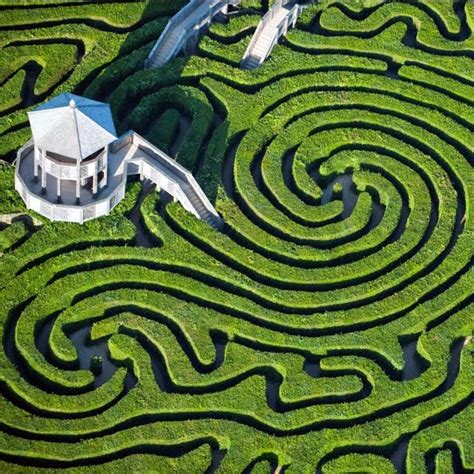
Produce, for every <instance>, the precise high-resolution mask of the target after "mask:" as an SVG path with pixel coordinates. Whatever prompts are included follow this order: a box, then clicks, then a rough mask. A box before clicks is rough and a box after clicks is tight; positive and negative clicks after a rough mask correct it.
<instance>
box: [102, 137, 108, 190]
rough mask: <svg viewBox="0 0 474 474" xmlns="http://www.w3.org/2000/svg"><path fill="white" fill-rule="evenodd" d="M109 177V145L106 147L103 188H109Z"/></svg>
mask: <svg viewBox="0 0 474 474" xmlns="http://www.w3.org/2000/svg"><path fill="white" fill-rule="evenodd" d="M108 175H109V145H107V146H106V147H105V154H104V180H103V186H107V177H108Z"/></svg>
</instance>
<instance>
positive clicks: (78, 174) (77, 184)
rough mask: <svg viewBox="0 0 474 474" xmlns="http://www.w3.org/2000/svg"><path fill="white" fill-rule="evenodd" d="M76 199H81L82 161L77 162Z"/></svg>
mask: <svg viewBox="0 0 474 474" xmlns="http://www.w3.org/2000/svg"><path fill="white" fill-rule="evenodd" d="M76 169H77V180H76V199H80V198H81V161H80V160H77V167H76Z"/></svg>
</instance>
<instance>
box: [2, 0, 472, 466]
mask: <svg viewBox="0 0 474 474" xmlns="http://www.w3.org/2000/svg"><path fill="white" fill-rule="evenodd" d="M73 3H74V2H68V4H69V6H67V7H66V6H65V7H64V9H65V11H64V15H63V16H61V11H60V10H61V9H50V8H47V7H45V6H42V7H38V10H41V17H42V18H43V20H44V21H47V22H52V24H51V25H50V26H49V27H48V28H45V32H43V33H39V32H40V30H42V29H38V30H37V32H36V30H35V34H39V35H43V34H46V30H49V31H52V32H55V33H54V35H53V36H52V37H55V38H61V37H62V36H64V29H62V28H61V27H60V26H54V21H56V20H57V19H60V18H61V17H62V18H64V19H66V18H68V20H67V21H72V23H71V24H70V25H68V26H69V27H71V30H70V31H71V35H72V36H71V37H73V38H76V37H77V35H78V34H79V32H80V33H81V34H84V38H83V40H81V41H83V44H84V48H85V49H86V51H88V53H87V56H86V57H87V58H88V57H89V54H90V55H94V54H96V55H97V56H96V59H97V60H98V58H99V56H100V54H99V52H98V50H97V46H96V47H95V48H93V49H92V50H90V49H89V48H90V44H92V43H89V42H90V41H92V40H91V39H90V36H89V34H85V32H87V31H91V29H92V30H94V31H96V33H94V35H96V34H97V35H98V34H99V33H97V31H98V30H100V31H101V32H100V34H102V33H103V34H104V35H105V33H106V34H107V35H108V37H110V38H111V41H112V43H113V44H114V45H115V44H116V45H118V44H119V43H120V41H119V39H120V38H121V39H122V40H123V36H124V35H125V34H127V33H126V31H125V30H127V31H130V33H129V34H128V36H127V40H126V42H125V43H122V44H121V47H120V53H119V54H117V53H116V52H117V51H118V50H114V47H115V46H113V45H112V46H111V47H110V50H108V51H107V52H106V53H104V56H103V57H102V59H103V62H102V64H104V63H108V62H110V61H112V57H113V58H114V60H113V62H111V63H110V64H109V65H108V66H107V67H105V68H103V69H101V72H100V74H99V75H98V77H96V78H95V80H92V79H91V80H90V81H86V82H85V83H83V82H81V81H82V79H81V78H83V77H86V76H87V74H89V73H87V74H86V73H85V71H83V72H80V71H79V68H80V67H81V66H80V65H79V66H78V65H76V67H75V69H74V72H73V73H72V75H71V76H70V79H67V80H66V81H65V82H64V84H63V85H60V86H59V87H58V89H61V88H62V87H67V86H68V85H69V84H71V83H72V82H71V81H72V80H73V78H76V79H78V80H79V82H77V84H82V85H83V86H84V88H86V93H87V94H88V95H89V96H91V97H96V98H99V99H101V98H102V99H110V103H111V106H112V110H113V112H114V115H115V117H116V120H117V125H118V128H119V129H120V130H121V131H125V130H127V129H128V128H130V127H132V128H134V129H135V130H137V131H138V132H139V133H143V134H145V135H146V136H147V137H148V138H149V139H150V140H151V141H153V142H154V143H156V144H157V145H159V146H160V147H163V148H164V149H165V150H167V151H168V152H169V153H170V154H171V155H173V156H174V157H176V158H177V159H178V160H179V161H180V162H182V163H183V164H184V165H185V166H187V167H189V168H190V169H192V170H193V172H194V174H195V175H196V177H197V179H198V181H199V182H200V184H201V186H202V187H203V189H204V190H205V192H206V193H207V195H208V196H209V197H210V198H211V200H212V201H213V202H214V203H215V206H216V208H217V209H218V211H219V213H220V214H221V215H222V217H223V220H224V223H225V225H224V228H223V229H222V230H221V231H217V230H214V229H212V228H211V227H210V226H208V225H207V224H206V223H204V222H202V221H199V220H197V219H195V218H194V217H193V216H192V215H191V214H189V213H187V212H186V211H185V210H184V209H183V208H182V207H181V206H180V205H179V204H177V203H173V202H171V200H170V198H169V196H168V195H166V194H165V193H161V195H160V194H158V193H154V192H151V190H150V189H149V188H150V187H149V186H145V187H143V189H142V187H141V185H140V183H138V182H135V183H132V184H131V186H130V188H129V191H128V193H127V198H126V200H124V201H123V202H122V203H121V204H120V205H119V206H117V207H116V208H115V210H114V212H113V214H112V215H111V216H109V217H106V218H103V219H99V220H97V221H92V222H89V223H87V224H85V225H84V226H82V227H81V226H76V225H65V224H59V223H46V222H45V223H44V225H42V226H41V227H38V226H33V225H31V224H29V223H28V222H27V221H26V223H25V224H24V223H20V222H15V223H13V224H12V225H10V226H7V225H2V227H1V228H0V252H3V253H4V254H3V256H2V257H1V258H0V301H1V302H2V304H1V306H0V333H1V334H2V341H3V344H2V350H1V351H0V361H1V363H0V381H1V382H0V433H1V434H0V470H5V471H6V472H30V471H31V472H37V471H40V472H41V470H42V469H44V470H47V471H48V472H54V471H55V470H58V471H59V470H64V469H66V468H67V469H70V470H71V471H73V472H86V471H89V470H90V471H91V472H95V471H97V472H99V471H104V470H106V471H111V472H114V471H116V472H123V471H127V470H138V471H146V470H150V469H153V470H157V469H158V470H160V471H161V470H162V471H163V472H205V471H206V472H214V471H216V470H218V471H219V472H232V473H233V472H280V471H283V470H286V471H288V472H295V473H300V472H318V473H319V472H322V473H335V472H348V471H351V472H352V471H358V472H377V473H393V472H408V473H416V474H418V473H422V472H470V471H472V470H473V469H474V449H473V446H474V439H473V432H472V429H471V428H470V427H471V426H472V425H473V423H474V417H473V411H472V401H473V398H472V393H473V384H472V371H473V361H474V359H473V357H472V355H473V352H472V330H473V323H472V315H473V314H474V300H473V297H472V287H473V284H474V277H473V268H472V259H473V248H472V241H473V237H474V229H473V217H474V216H473V215H472V212H473V207H472V199H473V194H472V193H473V190H474V173H473V164H474V155H473V152H472V150H473V149H474V142H473V128H474V124H473V120H472V107H473V100H472V97H473V93H474V77H473V70H472V59H473V57H472V54H473V53H472V49H473V48H472V34H471V31H472V28H473V25H474V11H473V9H472V4H471V2H469V1H467V2H466V1H465V0H462V1H460V2H457V3H456V4H453V5H450V6H446V4H447V3H449V2H437V3H436V2H435V3H436V4H435V3H433V2H430V1H428V0H420V1H418V2H416V3H414V4H413V3H410V4H407V3H406V2H402V1H393V2H384V1H382V0H375V1H370V2H353V3H351V2H343V3H341V2H338V1H335V0H334V1H333V0H327V1H325V2H317V3H315V4H314V5H312V6H310V7H309V8H308V9H307V10H305V12H304V14H303V16H302V17H301V20H300V22H299V24H298V26H297V28H296V29H295V30H292V31H290V33H289V34H288V37H287V39H286V40H284V41H283V44H280V45H278V46H277V47H275V49H274V51H273V54H272V57H271V58H270V59H269V60H268V61H267V62H266V63H265V64H264V65H263V66H262V67H261V68H259V69H256V70H254V71H244V70H241V69H239V68H238V62H239V60H240V57H241V55H242V53H243V51H244V50H245V48H246V46H247V44H248V42H249V41H250V34H251V32H252V30H253V28H254V27H255V26H256V24H257V20H258V15H260V14H261V13H262V12H263V9H264V7H265V5H264V4H265V3H266V2H256V1H253V0H249V1H245V2H243V6H242V8H241V10H240V12H239V13H237V14H233V15H232V16H231V17H230V18H229V19H228V20H227V21H225V22H223V23H216V24H215V25H213V26H212V27H211V29H210V31H209V34H208V35H206V36H204V37H203V38H202V39H201V41H200V44H199V48H198V51H197V53H196V54H195V55H192V56H190V57H184V58H183V57H181V58H177V59H175V60H173V61H171V62H170V63H169V64H167V65H166V66H164V67H163V68H161V69H159V70H140V69H141V67H142V64H143V60H144V58H145V57H146V55H147V53H148V51H149V50H150V48H151V47H152V44H153V39H154V37H155V36H156V35H157V31H158V30H161V28H163V26H164V24H165V21H164V20H165V18H164V17H163V16H162V15H164V14H165V13H170V2H163V1H160V0H157V1H154V2H149V5H148V8H147V9H143V7H144V5H142V4H141V3H140V2H120V3H119V4H117V5H118V7H117V10H115V11H114V10H113V8H112V4H111V5H107V3H108V2H105V3H104V5H100V6H99V5H95V4H89V3H86V4H84V5H81V6H79V5H77V6H74V5H72V4H73ZM132 3H133V5H132ZM38 5H41V2H38ZM81 8H83V10H81ZM140 8H142V10H140ZM53 10H54V11H53ZM16 11H19V12H20V13H18V15H15V12H16ZM80 11H83V12H84V14H83V16H84V18H86V17H87V18H88V20H84V22H83V24H81V23H80V22H76V20H77V18H78V17H77V16H75V12H80ZM124 12H129V13H130V15H129V16H128V17H126V18H125V17H124V15H122V13H124ZM140 12H142V17H143V18H142V20H140V21H139V20H138V19H137V18H138V16H139V14H140ZM137 15H138V16H137ZM125 16H126V15H125ZM8 18H13V20H11V21H10V24H11V25H13V23H15V24H16V25H20V26H21V28H27V27H28V21H29V20H30V19H29V17H28V15H26V14H25V11H24V10H22V7H21V6H20V5H17V6H16V9H12V11H11V12H10V13H8ZM8 18H7V17H6V19H5V18H2V22H4V23H5V24H8ZM132 20H133V21H132ZM91 21H99V23H96V24H95V27H94V25H93V24H92V23H91ZM99 25H100V26H99ZM1 28H3V26H1ZM94 28H97V29H98V30H95V29H94ZM101 28H102V30H101ZM3 29H4V30H5V31H4V33H8V35H11V38H12V41H13V38H14V37H15V35H18V34H19V32H20V30H18V31H15V28H14V27H13V26H12V28H9V29H5V28H3ZM119 29H122V30H121V31H118V30H119ZM21 31H23V30H21ZM9 37H10V36H9ZM112 38H113V39H112ZM15 41H17V40H15ZM94 41H95V40H94ZM116 41H117V42H116ZM14 44H15V43H14ZM63 46H65V45H63ZM63 46H61V48H62V47H63ZM36 47H37V48H38V50H40V51H41V50H42V49H43V48H44V49H46V48H52V50H53V49H54V48H56V47H57V43H56V42H53V44H47V45H46V44H45V45H43V44H40V45H38V46H35V48H36ZM68 47H70V48H71V51H72V50H73V49H74V46H73V44H72V43H68ZM14 48H16V49H17V53H18V54H19V52H22V51H23V50H24V46H21V45H16V46H14ZM5 49H7V48H5ZM58 51H59V53H60V54H62V53H61V50H60V49H58ZM64 51H65V49H64V50H63V52H64ZM112 51H115V53H113V54H115V56H113V55H112ZM33 52H34V51H33V50H32V53H31V55H32V56H31V57H33ZM11 53H12V54H13V56H12V57H14V56H15V51H14V50H13V49H12V51H11ZM8 54H10V53H8ZM35 54H36V53H35ZM25 57H27V55H26V56H25ZM105 57H107V58H106V59H104V58H105ZM21 58H23V53H22V55H21ZM22 61H23V59H21V61H20V63H21V62H22ZM84 61H85V60H84ZM91 61H92V62H94V61H96V60H95V59H91ZM12 64H13V62H12ZM95 64H97V63H95ZM51 66H54V63H50V62H46V63H45V64H44V66H43V68H44V69H43V70H42V72H41V74H40V75H39V76H38V82H37V85H38V84H47V85H48V86H49V84H50V83H49V82H48V81H49V80H50V79H48V78H52V77H54V75H55V74H59V73H58V70H57V69H55V68H54V67H51ZM72 66H73V67H74V64H73V63H72ZM64 67H65V68H67V67H71V64H69V65H67V66H66V65H64ZM20 70H21V68H20ZM16 74H19V73H18V68H17V67H16V66H15V67H12V69H11V73H8V74H7V75H6V76H5V78H4V79H5V80H6V82H5V94H4V96H3V97H5V103H7V104H13V103H15V100H16V105H8V107H16V106H17V105H18V100H17V98H16V99H15V94H14V93H12V88H13V85H14V84H16V83H17V82H19V79H18V77H20V78H21V76H18V77H17V76H16ZM59 75H61V74H59ZM39 79H41V81H43V82H40V81H39ZM53 82H54V81H53ZM53 82H51V84H52V83H53ZM46 89H47V87H46ZM2 93H3V90H2ZM2 101H3V99H2ZM8 101H10V102H8ZM4 110H8V109H7V106H5V109H4ZM6 117H7V118H8V121H9V123H10V125H8V126H7V127H6V128H3V130H4V131H6V132H7V133H6V134H5V135H4V136H5V137H7V138H8V139H9V137H14V140H17V139H18V138H19V137H20V136H21V134H22V133H24V132H22V129H21V124H22V123H23V121H24V110H20V109H18V110H16V111H15V112H13V113H11V114H8V115H7V116H6ZM9 130H10V131H9ZM25 133H26V132H25ZM10 143H13V141H12V142H10ZM5 151H6V148H5ZM12 170H13V169H12V167H10V166H8V165H4V166H3V168H1V169H0V176H3V177H5V179H4V180H3V184H1V183H0V186H1V188H0V213H4V214H11V213H13V212H24V209H22V208H21V206H20V205H19V203H18V202H17V200H16V199H15V193H14V191H13V189H12V188H11V176H12ZM9 177H10V178H9ZM8 183H10V184H8Z"/></svg>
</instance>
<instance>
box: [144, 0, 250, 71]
mask: <svg viewBox="0 0 474 474" xmlns="http://www.w3.org/2000/svg"><path fill="white" fill-rule="evenodd" d="M240 1H241V0H191V1H190V2H189V3H188V4H187V5H185V6H184V7H183V8H182V9H181V10H180V11H179V12H178V13H176V14H175V15H174V16H173V17H172V18H171V19H170V20H169V21H168V24H167V25H166V27H165V29H164V30H163V32H162V33H161V35H160V37H159V38H158V40H157V41H156V43H155V45H154V46H153V49H152V50H151V52H150V54H149V55H148V58H147V59H146V61H145V68H148V67H150V66H151V65H152V64H153V61H154V59H155V57H156V56H157V55H158V54H159V52H160V48H161V47H162V46H163V44H164V43H165V42H166V38H167V36H168V35H169V34H171V32H172V31H173V30H174V29H177V28H179V26H180V25H181V24H182V23H184V22H185V21H186V20H187V19H188V18H191V17H192V16H193V12H195V11H196V10H198V9H199V8H200V7H202V6H203V5H207V6H208V9H207V10H206V11H205V13H204V14H202V15H200V16H199V17H196V18H194V20H195V26H194V27H193V28H189V29H184V28H181V30H180V31H179V33H178V35H177V37H176V41H175V44H174V47H173V48H172V50H170V52H169V54H168V55H167V56H166V57H165V59H164V61H165V62H166V61H168V60H169V59H171V58H172V57H174V56H175V55H176V54H177V53H178V52H179V51H180V50H181V49H182V48H183V47H184V46H185V44H186V42H187V41H188V39H189V38H191V37H192V36H193V35H195V34H197V31H198V30H199V29H200V28H201V27H202V25H203V24H206V23H210V21H211V20H212V18H213V17H214V15H215V14H216V13H217V12H219V11H221V10H222V9H223V8H225V7H226V6H228V5H237V4H239V3H240Z"/></svg>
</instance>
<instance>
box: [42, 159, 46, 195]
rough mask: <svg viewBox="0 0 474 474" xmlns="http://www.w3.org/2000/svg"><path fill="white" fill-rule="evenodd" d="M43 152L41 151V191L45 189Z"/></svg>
mask: <svg viewBox="0 0 474 474" xmlns="http://www.w3.org/2000/svg"><path fill="white" fill-rule="evenodd" d="M44 155H45V151H44V150H41V187H42V188H43V189H45V188H46V169H45V168H46V167H45V164H44V162H45V159H44Z"/></svg>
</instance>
